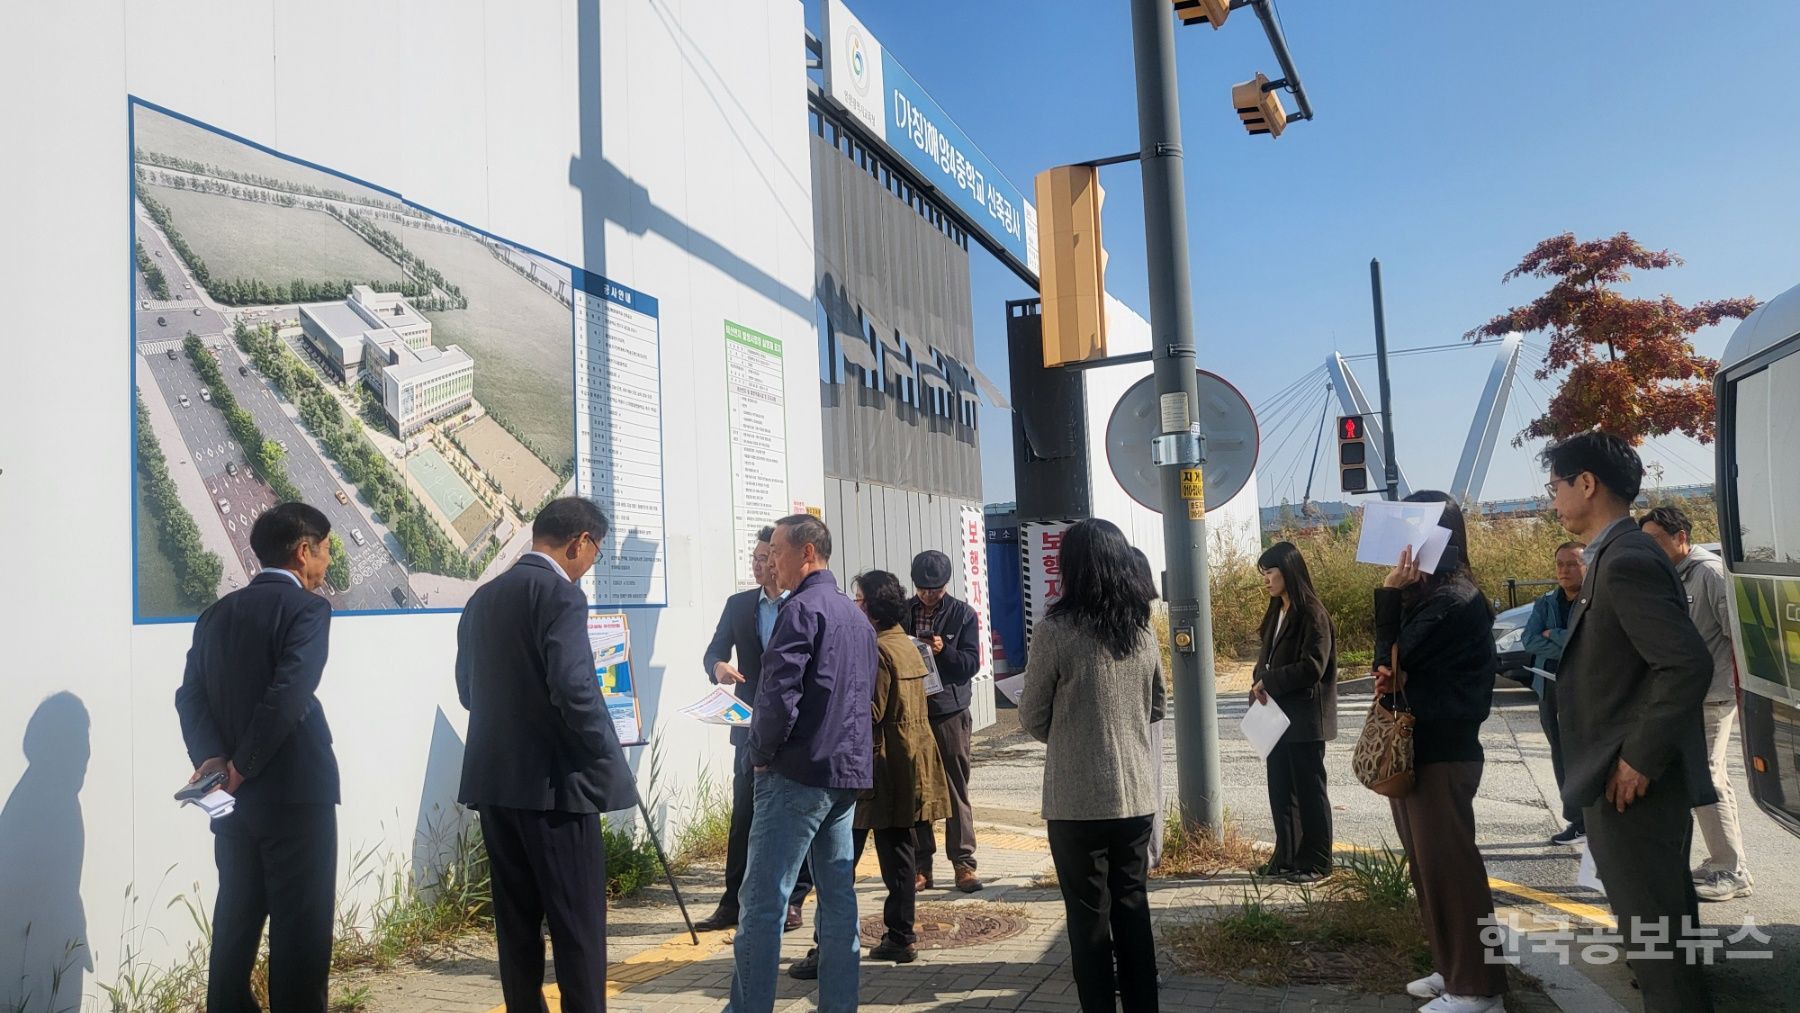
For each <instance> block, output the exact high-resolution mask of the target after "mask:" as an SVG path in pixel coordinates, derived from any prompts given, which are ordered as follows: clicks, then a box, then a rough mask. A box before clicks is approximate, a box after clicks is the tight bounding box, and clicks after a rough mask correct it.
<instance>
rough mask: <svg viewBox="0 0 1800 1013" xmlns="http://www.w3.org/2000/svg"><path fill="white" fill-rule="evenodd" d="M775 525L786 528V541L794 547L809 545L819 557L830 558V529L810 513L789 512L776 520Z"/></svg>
mask: <svg viewBox="0 0 1800 1013" xmlns="http://www.w3.org/2000/svg"><path fill="white" fill-rule="evenodd" d="M775 526H776V527H778V528H786V529H788V542H789V544H791V545H793V546H794V547H795V548H799V547H800V546H802V545H810V546H812V547H813V551H814V552H816V553H818V554H819V558H820V559H830V558H831V529H830V528H828V527H826V526H825V522H824V521H822V520H820V519H818V518H817V517H814V516H813V515H812V514H790V515H788V516H786V517H783V518H782V519H780V520H778V521H776V522H775Z"/></svg>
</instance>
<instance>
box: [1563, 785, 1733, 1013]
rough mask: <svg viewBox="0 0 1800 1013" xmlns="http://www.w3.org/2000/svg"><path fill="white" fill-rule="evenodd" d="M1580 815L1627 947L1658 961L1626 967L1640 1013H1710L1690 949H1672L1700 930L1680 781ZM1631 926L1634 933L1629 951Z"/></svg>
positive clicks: (1689, 824) (1690, 828)
mask: <svg viewBox="0 0 1800 1013" xmlns="http://www.w3.org/2000/svg"><path fill="white" fill-rule="evenodd" d="M1586 811H1587V832H1588V848H1589V849H1590V850H1591V851H1593V853H1594V867H1595V871H1596V872H1598V873H1599V874H1600V881H1601V883H1603V884H1604V885H1605V887H1606V899H1607V900H1608V901H1610V902H1611V903H1612V909H1613V914H1614V915H1615V916H1617V918H1618V920H1619V932H1620V933H1621V934H1623V935H1624V937H1625V941H1626V945H1627V947H1628V948H1630V949H1634V950H1652V949H1653V950H1655V951H1657V952H1659V953H1662V954H1665V956H1663V957H1662V958H1661V959H1648V960H1631V961H1629V963H1630V964H1631V970H1632V973H1634V974H1636V975H1637V980H1638V986H1639V989H1640V990H1641V992H1642V993H1643V997H1644V1011H1645V1013H1712V1008H1713V1004H1712V996H1711V993H1710V992H1708V991H1707V987H1706V972H1705V970H1704V969H1703V968H1702V966H1701V965H1700V964H1697V963H1694V962H1692V961H1691V960H1689V959H1688V958H1689V956H1690V954H1694V953H1695V950H1693V949H1682V948H1681V947H1680V946H1679V941H1680V940H1681V939H1682V938H1684V936H1685V935H1686V934H1688V932H1691V927H1693V926H1698V925H1699V924H1700V901H1699V898H1698V897H1696V896H1695V895H1694V881H1693V880H1692V879H1691V878H1690V877H1689V875H1688V851H1689V849H1690V848H1692V847H1693V843H1694V820H1693V816H1692V815H1691V812H1692V810H1691V809H1689V807H1688V803H1687V796H1686V793H1685V791H1684V789H1683V788H1682V786H1681V784H1680V777H1679V776H1677V775H1671V776H1670V777H1669V778H1668V779H1667V780H1665V781H1661V782H1655V781H1653V782H1651V784H1650V792H1649V794H1647V795H1645V796H1644V797H1643V798H1640V799H1638V800H1637V801H1636V802H1633V803H1632V804H1631V805H1629V806H1626V807H1625V811H1624V812H1619V810H1618V808H1617V807H1616V806H1614V805H1613V804H1612V803H1610V802H1608V801H1606V799H1605V798H1604V797H1602V798H1601V799H1600V800H1599V801H1598V802H1596V803H1594V804H1593V805H1590V806H1588V807H1587V810H1586ZM1684 919H1685V920H1686V924H1685V925H1684V924H1683V920H1684ZM1634 926H1641V927H1642V928H1640V929H1637V932H1638V933H1639V935H1637V936H1636V938H1637V939H1639V940H1641V942H1639V943H1638V944H1637V945H1633V939H1634V936H1633V931H1634ZM1684 929H1687V930H1688V932H1684ZM1643 933H1660V935H1659V936H1649V935H1644V934H1643ZM1657 939H1660V942H1653V940H1657Z"/></svg>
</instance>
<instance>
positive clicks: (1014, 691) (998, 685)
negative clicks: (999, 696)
mask: <svg viewBox="0 0 1800 1013" xmlns="http://www.w3.org/2000/svg"><path fill="white" fill-rule="evenodd" d="M994 688H995V689H997V690H999V691H1000V692H1002V693H1005V694H1006V698H1007V699H1008V700H1011V701H1012V702H1013V706H1014V707H1017V706H1018V705H1019V697H1020V696H1022V695H1023V694H1024V692H1025V673H1024V672H1020V673H1019V674H1018V675H1009V676H1007V677H1006V678H1004V679H995V680H994Z"/></svg>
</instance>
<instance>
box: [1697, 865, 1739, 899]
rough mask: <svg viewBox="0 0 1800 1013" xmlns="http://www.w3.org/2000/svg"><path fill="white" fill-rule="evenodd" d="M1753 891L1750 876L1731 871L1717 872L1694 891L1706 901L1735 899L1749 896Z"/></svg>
mask: <svg viewBox="0 0 1800 1013" xmlns="http://www.w3.org/2000/svg"><path fill="white" fill-rule="evenodd" d="M1752 892H1753V890H1752V888H1751V883H1750V877H1749V876H1739V875H1736V874H1735V873H1730V872H1715V873H1713V874H1712V875H1711V876H1710V877H1708V878H1707V880H1706V882H1704V883H1701V884H1700V885H1699V886H1697V887H1695V888H1694V893H1695V894H1696V895H1697V896H1698V897H1699V898H1700V899H1701V900H1704V901H1722V900H1735V899H1737V898H1739V897H1748V896H1750V894H1751V893H1752Z"/></svg>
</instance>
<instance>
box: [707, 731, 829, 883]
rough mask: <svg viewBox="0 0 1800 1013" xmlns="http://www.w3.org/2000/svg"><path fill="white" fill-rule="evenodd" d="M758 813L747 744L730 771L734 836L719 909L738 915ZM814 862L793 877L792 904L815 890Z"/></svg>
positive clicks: (740, 748) (727, 846)
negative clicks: (745, 749) (751, 830)
mask: <svg viewBox="0 0 1800 1013" xmlns="http://www.w3.org/2000/svg"><path fill="white" fill-rule="evenodd" d="M755 815H756V772H755V771H753V770H751V769H750V761H749V760H747V759H745V758H744V747H743V745H742V744H740V745H739V746H738V747H737V758H736V761H735V762H734V763H733V764H732V773H731V835H730V836H729V837H728V838H726V841H725V895H724V896H722V897H720V898H719V910H720V911H729V912H731V913H732V914H736V913H737V910H738V891H739V890H741V889H743V886H744V869H745V867H747V866H748V865H749V864H750V822H751V819H752V818H753V817H754V816H755ZM812 885H813V883H812V865H811V863H808V862H801V863H800V876H799V878H797V879H795V880H794V892H793V893H791V894H789V895H788V903H789V904H796V905H797V904H800V903H801V902H803V901H805V900H806V895H807V894H809V893H811V892H812Z"/></svg>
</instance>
